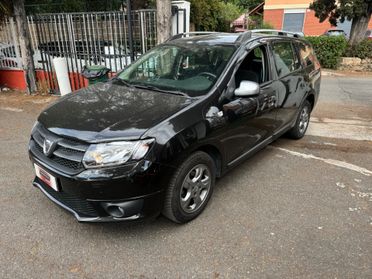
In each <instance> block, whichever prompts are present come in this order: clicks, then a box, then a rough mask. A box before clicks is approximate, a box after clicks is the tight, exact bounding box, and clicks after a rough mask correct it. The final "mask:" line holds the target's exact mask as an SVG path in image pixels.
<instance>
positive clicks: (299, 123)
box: [288, 100, 311, 139]
mask: <svg viewBox="0 0 372 279" xmlns="http://www.w3.org/2000/svg"><path fill="white" fill-rule="evenodd" d="M310 113H311V104H310V102H309V101H308V100H305V102H304V103H303V104H302V106H301V109H300V112H299V114H298V116H297V119H296V123H295V125H294V127H293V128H292V129H290V130H289V131H288V136H289V137H290V138H292V139H301V138H303V136H304V135H305V133H306V130H307V128H308V127H309V123H310Z"/></svg>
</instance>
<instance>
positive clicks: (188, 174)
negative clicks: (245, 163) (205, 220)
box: [163, 151, 216, 223]
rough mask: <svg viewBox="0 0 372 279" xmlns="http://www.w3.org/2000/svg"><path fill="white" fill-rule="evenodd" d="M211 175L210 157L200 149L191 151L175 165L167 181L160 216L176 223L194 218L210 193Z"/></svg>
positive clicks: (213, 180)
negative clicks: (177, 165)
mask: <svg viewBox="0 0 372 279" xmlns="http://www.w3.org/2000/svg"><path fill="white" fill-rule="evenodd" d="M215 177H216V167H215V164H214V161H213V159H212V158H211V157H210V156H209V155H208V154H207V153H205V152H202V151H197V152H195V153H193V154H192V155H191V156H190V157H188V158H187V159H186V160H185V161H184V162H183V163H182V164H181V165H180V166H179V167H178V168H177V170H176V171H175V173H174V174H173V176H172V178H171V180H170V182H169V186H168V189H167V191H166V197H165V203H164V209H163V215H164V216H165V217H167V218H168V219H170V220H172V221H174V222H176V223H186V222H188V221H191V220H192V219H194V218H196V217H197V216H198V215H199V214H200V213H201V212H202V211H203V210H204V208H205V207H206V205H207V203H208V201H209V199H210V197H211V195H212V192H213V187H214V184H215Z"/></svg>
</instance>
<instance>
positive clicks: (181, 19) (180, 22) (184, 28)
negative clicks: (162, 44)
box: [172, 1, 190, 35]
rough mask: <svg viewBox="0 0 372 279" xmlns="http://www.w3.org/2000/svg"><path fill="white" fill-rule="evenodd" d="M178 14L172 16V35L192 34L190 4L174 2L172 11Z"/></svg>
mask: <svg viewBox="0 0 372 279" xmlns="http://www.w3.org/2000/svg"><path fill="white" fill-rule="evenodd" d="M174 8H175V9H176V10H177V12H176V13H175V14H174V15H173V16H172V35H176V34H179V33H184V32H186V33H188V32H190V2H187V1H172V9H174Z"/></svg>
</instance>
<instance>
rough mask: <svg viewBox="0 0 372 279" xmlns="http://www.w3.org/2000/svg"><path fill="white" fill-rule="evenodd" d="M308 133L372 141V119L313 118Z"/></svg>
mask: <svg viewBox="0 0 372 279" xmlns="http://www.w3.org/2000/svg"><path fill="white" fill-rule="evenodd" d="M306 133H307V135H311V136H318V137H327V138H338V139H350V140H367V141H372V120H366V119H330V118H317V117H312V118H311V124H310V125H309V128H308V130H307V132H306Z"/></svg>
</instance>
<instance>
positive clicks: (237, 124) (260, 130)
mask: <svg viewBox="0 0 372 279" xmlns="http://www.w3.org/2000/svg"><path fill="white" fill-rule="evenodd" d="M232 78H233V79H235V88H239V86H240V83H241V82H242V81H254V82H257V83H258V84H260V93H259V94H258V95H257V96H252V97H237V96H233V97H231V99H230V100H229V101H228V102H225V103H224V104H223V105H222V108H221V109H222V110H224V111H225V112H226V113H227V115H228V120H227V123H226V127H225V129H221V130H220V133H221V134H220V135H219V137H220V141H221V144H222V145H223V146H224V149H225V156H226V159H227V160H226V161H227V163H228V166H230V165H233V164H234V163H237V162H239V161H240V159H243V158H245V157H247V156H249V154H250V153H251V152H252V151H253V150H254V149H255V148H257V147H258V146H260V145H264V144H265V142H266V141H267V140H269V139H270V137H271V135H272V134H273V132H274V131H275V130H276V129H277V128H278V125H279V123H277V121H276V91H275V89H274V88H273V86H272V84H273V82H272V80H271V73H270V71H269V63H268V50H267V46H266V45H260V46H257V47H256V48H254V49H253V50H251V51H250V52H249V53H247V55H246V57H245V58H244V60H243V61H242V62H241V64H240V65H239V66H238V69H237V71H236V73H235V75H234V77H232ZM229 106H230V107H234V106H241V107H242V110H241V111H240V113H239V114H232V113H230V115H229V113H228V111H227V110H226V107H227V108H229Z"/></svg>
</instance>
